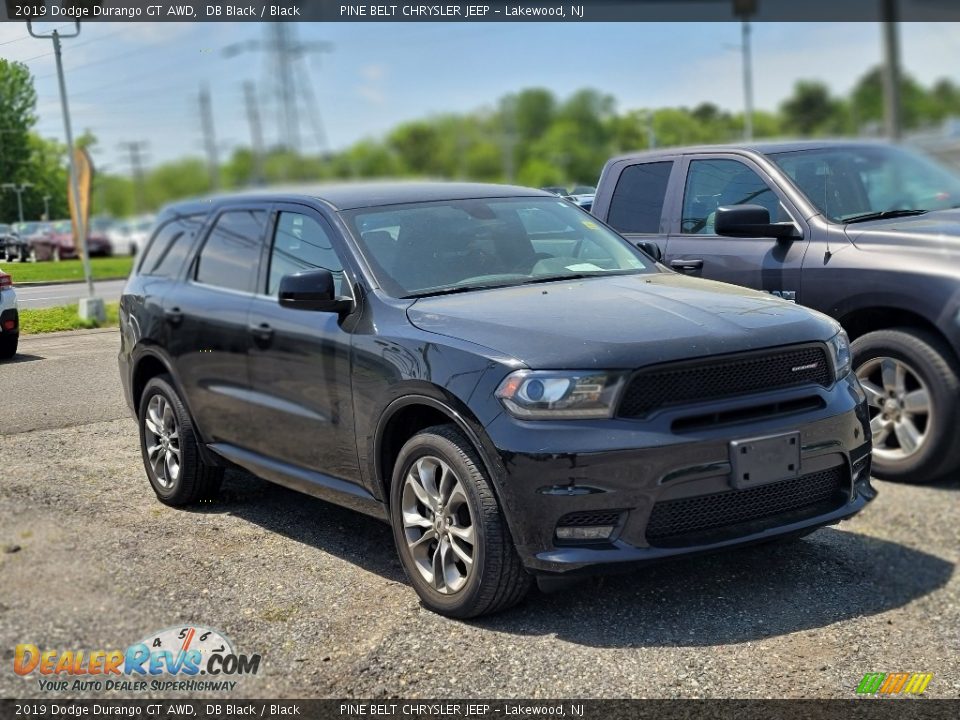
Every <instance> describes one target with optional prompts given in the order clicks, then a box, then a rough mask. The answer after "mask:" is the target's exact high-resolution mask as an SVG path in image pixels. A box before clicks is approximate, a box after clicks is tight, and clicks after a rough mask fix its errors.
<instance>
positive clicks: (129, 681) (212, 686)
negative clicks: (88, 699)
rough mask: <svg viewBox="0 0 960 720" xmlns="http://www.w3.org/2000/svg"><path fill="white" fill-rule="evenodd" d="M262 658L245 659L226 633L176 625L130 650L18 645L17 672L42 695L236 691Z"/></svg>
mask: <svg viewBox="0 0 960 720" xmlns="http://www.w3.org/2000/svg"><path fill="white" fill-rule="evenodd" d="M259 669H260V655H258V654H254V655H243V654H239V653H237V652H236V651H235V650H234V649H233V644H232V643H231V642H230V641H229V640H228V639H227V638H226V637H225V636H224V635H223V634H222V633H220V632H218V631H216V630H211V629H210V628H205V627H201V626H186V627H171V628H167V629H165V630H161V631H160V632H157V633H153V634H151V635H148V636H147V637H145V638H143V639H142V640H140V641H139V642H136V643H134V644H133V645H130V646H129V647H128V648H127V649H126V650H119V649H117V650H64V651H62V652H61V651H59V650H41V649H40V648H39V647H38V646H36V645H32V644H29V643H24V644H21V645H17V647H16V649H15V650H14V656H13V671H14V672H15V673H16V674H17V675H20V676H22V677H24V678H31V677H34V678H36V680H37V684H38V689H39V690H41V691H42V692H58V691H59V692H146V691H154V692H155V691H172V690H182V691H186V692H199V691H211V690H212V691H230V690H233V689H234V688H235V687H236V685H237V682H238V680H237V679H235V678H239V677H242V676H244V675H256V674H257V671H258V670H259Z"/></svg>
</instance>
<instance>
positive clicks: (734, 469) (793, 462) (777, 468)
mask: <svg viewBox="0 0 960 720" xmlns="http://www.w3.org/2000/svg"><path fill="white" fill-rule="evenodd" d="M730 468H731V474H730V484H731V485H732V486H733V487H735V488H736V489H738V490H744V489H746V488H752V487H756V486H758V485H767V484H769V483H774V482H779V481H781V480H792V479H794V478H796V477H799V475H800V433H799V432H790V433H782V434H779V435H767V436H764V437H759V438H746V439H744V440H733V441H732V442H731V443H730Z"/></svg>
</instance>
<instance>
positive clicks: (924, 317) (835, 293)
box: [593, 141, 960, 482]
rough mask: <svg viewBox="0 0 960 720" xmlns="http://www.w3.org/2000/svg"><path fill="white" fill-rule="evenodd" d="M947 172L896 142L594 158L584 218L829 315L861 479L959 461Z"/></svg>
mask: <svg viewBox="0 0 960 720" xmlns="http://www.w3.org/2000/svg"><path fill="white" fill-rule="evenodd" d="M958 208H960V174H958V173H956V172H955V171H953V170H950V169H948V168H946V167H944V166H942V165H939V164H937V163H936V162H934V161H933V160H931V159H929V158H927V157H926V156H924V155H921V154H918V153H916V152H913V151H910V150H908V149H906V148H903V147H900V146H894V145H889V144H883V143H871V142H852V141H851V142H841V141H838V142H827V141H807V142H781V143H757V144H750V145H739V146H713V147H694V148H674V149H664V150H660V151H654V152H644V153H637V154H632V155H627V156H624V157H618V158H614V159H612V160H610V161H609V162H607V164H606V165H605V166H604V169H603V173H602V175H601V178H600V184H599V187H598V188H597V193H596V198H595V200H594V204H593V214H594V215H595V216H597V217H598V218H599V219H601V220H603V221H605V222H606V223H608V224H609V225H611V226H612V227H614V228H616V229H617V230H619V231H620V233H621V234H623V235H625V236H626V237H628V238H630V239H631V240H632V241H633V242H635V243H636V244H637V245H639V246H640V247H641V248H643V249H645V250H646V251H647V252H648V253H650V254H651V255H653V256H654V257H656V258H657V259H658V260H660V261H661V262H662V263H664V264H665V265H667V266H669V267H671V268H672V269H674V270H676V271H677V272H681V273H686V274H689V275H694V276H697V277H704V278H710V279H713V280H722V281H724V282H730V283H735V284H737V285H744V286H747V287H751V288H755V289H757V290H763V291H766V292H769V293H772V294H774V295H778V296H780V297H782V298H785V299H787V300H794V301H796V302H798V303H802V304H803V305H806V306H809V307H812V308H814V309H816V310H820V311H822V312H824V313H827V314H828V315H831V316H833V317H834V318H836V319H837V320H839V321H840V323H841V324H842V325H843V326H844V327H845V328H846V330H847V332H848V333H849V335H850V337H851V338H852V339H853V340H854V342H853V363H854V368H855V369H856V372H857V375H858V376H859V378H860V380H861V382H862V384H863V387H864V389H865V390H866V392H867V395H868V398H869V402H870V414H871V427H872V430H873V443H874V451H873V458H874V462H873V466H874V474H875V475H876V476H877V477H880V478H883V479H889V480H902V481H911V482H924V481H930V480H935V479H938V478H941V477H943V476H945V475H947V474H948V473H950V472H952V471H954V470H956V469H957V467H958V465H960V441H958V440H960V438H958V437H957V433H958V427H960V379H958V378H960V363H958V358H960V209H958Z"/></svg>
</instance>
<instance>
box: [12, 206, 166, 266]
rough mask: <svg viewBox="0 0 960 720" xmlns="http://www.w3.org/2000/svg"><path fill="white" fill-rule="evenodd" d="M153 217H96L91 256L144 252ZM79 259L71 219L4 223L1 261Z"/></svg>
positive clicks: (92, 222)
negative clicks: (126, 218)
mask: <svg viewBox="0 0 960 720" xmlns="http://www.w3.org/2000/svg"><path fill="white" fill-rule="evenodd" d="M152 223H153V216H146V215H145V216H141V217H136V218H132V219H130V220H124V221H114V220H112V219H110V218H105V217H95V218H91V220H90V227H89V229H88V234H87V247H88V249H89V252H90V255H91V257H97V256H106V255H126V254H129V255H136V254H137V253H139V252H140V250H142V249H143V246H144V244H145V243H146V240H147V237H148V235H149V231H150V227H151V225H152ZM78 256H79V249H78V247H77V244H76V240H75V238H74V235H73V226H72V223H71V222H70V220H55V221H53V222H40V221H35V222H22V223H14V224H12V225H7V224H2V223H0V258H2V259H3V260H6V261H7V262H13V261H20V262H26V261H31V262H42V261H46V260H54V261H58V260H67V259H71V258H76V257H78Z"/></svg>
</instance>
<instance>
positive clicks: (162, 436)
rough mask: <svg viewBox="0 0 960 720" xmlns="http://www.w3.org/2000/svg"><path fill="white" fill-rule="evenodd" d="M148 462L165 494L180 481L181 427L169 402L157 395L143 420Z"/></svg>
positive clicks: (152, 398) (151, 399) (151, 400)
mask: <svg viewBox="0 0 960 720" xmlns="http://www.w3.org/2000/svg"><path fill="white" fill-rule="evenodd" d="M143 424H144V435H145V439H146V448H147V460H148V461H149V463H150V467H151V468H152V469H153V474H154V475H155V476H156V479H157V484H158V485H160V487H162V488H164V489H165V490H168V489H170V488H171V487H173V484H174V483H175V482H176V481H177V479H178V478H179V477H180V427H179V425H178V424H177V416H176V413H174V411H173V406H172V405H171V404H170V401H169V400H167V398H165V397H164V396H163V395H154V396H153V397H151V398H150V403H149V404H148V405H147V413H146V415H145V416H144V419H143Z"/></svg>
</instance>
